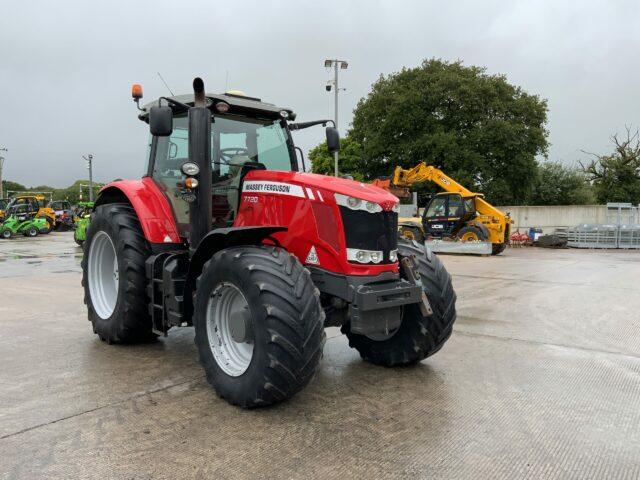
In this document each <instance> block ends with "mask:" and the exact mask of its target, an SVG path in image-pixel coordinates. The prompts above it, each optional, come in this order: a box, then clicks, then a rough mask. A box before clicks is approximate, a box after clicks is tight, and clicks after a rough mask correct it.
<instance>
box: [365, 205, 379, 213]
mask: <svg viewBox="0 0 640 480" xmlns="http://www.w3.org/2000/svg"><path fill="white" fill-rule="evenodd" d="M365 208H366V209H367V211H368V212H371V213H374V212H377V211H378V210H381V208H380V205H378V204H377V203H373V202H367V203H366V204H365Z"/></svg>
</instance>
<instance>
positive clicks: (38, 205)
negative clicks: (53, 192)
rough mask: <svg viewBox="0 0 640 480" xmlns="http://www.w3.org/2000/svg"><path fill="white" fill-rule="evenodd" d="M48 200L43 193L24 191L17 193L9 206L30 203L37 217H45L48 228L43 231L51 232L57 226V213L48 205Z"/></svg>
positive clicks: (30, 207)
mask: <svg viewBox="0 0 640 480" xmlns="http://www.w3.org/2000/svg"><path fill="white" fill-rule="evenodd" d="M46 204H47V201H46V198H45V196H44V195H43V194H41V193H24V194H20V195H15V196H14V197H13V198H12V199H11V201H10V202H9V205H8V206H7V208H9V207H13V206H14V205H28V209H29V211H31V212H36V217H44V218H45V220H46V222H47V229H46V231H45V232H43V233H49V232H50V231H51V230H53V229H54V228H55V226H56V213H55V212H54V210H53V209H52V208H48V207H46Z"/></svg>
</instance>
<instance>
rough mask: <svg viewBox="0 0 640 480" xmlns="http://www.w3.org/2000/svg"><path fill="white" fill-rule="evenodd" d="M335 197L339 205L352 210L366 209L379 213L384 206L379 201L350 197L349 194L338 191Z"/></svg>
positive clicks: (366, 210)
mask: <svg viewBox="0 0 640 480" xmlns="http://www.w3.org/2000/svg"><path fill="white" fill-rule="evenodd" d="M335 199H336V203H337V204H338V205H340V206H342V207H347V208H350V209H351V210H364V211H365V212H369V213H378V212H381V211H382V207H381V206H380V205H378V204H377V203H375V202H368V201H366V200H362V199H360V198H355V197H349V196H348V195H342V194H340V193H336V194H335Z"/></svg>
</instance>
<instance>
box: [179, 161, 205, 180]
mask: <svg viewBox="0 0 640 480" xmlns="http://www.w3.org/2000/svg"><path fill="white" fill-rule="evenodd" d="M180 170H182V173H184V174H185V175H189V176H190V177H193V176H194V175H197V174H199V173H200V167H199V166H198V165H197V164H196V163H193V162H185V163H183V164H182V167H181V168H180Z"/></svg>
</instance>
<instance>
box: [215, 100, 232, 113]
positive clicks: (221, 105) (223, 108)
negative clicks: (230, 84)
mask: <svg viewBox="0 0 640 480" xmlns="http://www.w3.org/2000/svg"><path fill="white" fill-rule="evenodd" d="M230 108H231V106H230V105H229V104H228V103H227V102H218V103H216V110H217V111H218V112H220V113H227V112H228V111H229V109H230Z"/></svg>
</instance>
